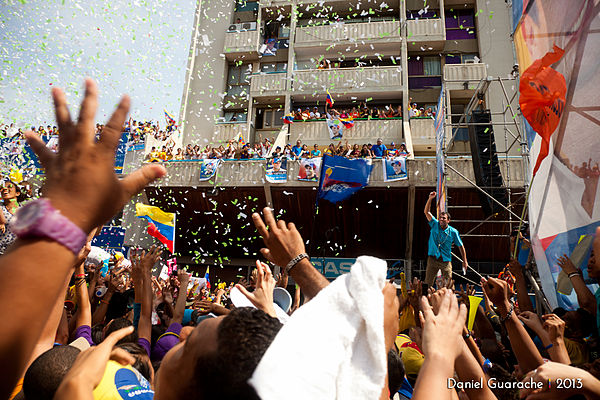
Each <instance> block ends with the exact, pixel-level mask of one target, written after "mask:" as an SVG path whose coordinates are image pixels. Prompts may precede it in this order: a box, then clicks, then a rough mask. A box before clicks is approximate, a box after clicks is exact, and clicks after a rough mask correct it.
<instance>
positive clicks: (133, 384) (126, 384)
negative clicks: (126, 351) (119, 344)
mask: <svg viewBox="0 0 600 400" xmlns="http://www.w3.org/2000/svg"><path fill="white" fill-rule="evenodd" d="M93 395H94V400H122V399H123V400H125V399H133V400H152V399H153V398H154V391H153V390H152V388H151V387H150V383H149V382H148V381H147V380H146V378H144V377H143V376H142V375H141V374H140V373H139V372H138V371H137V370H136V369H135V368H133V367H131V366H129V365H127V366H123V365H121V364H119V363H118V362H116V361H112V360H111V361H109V362H108V363H107V364H106V369H105V370H104V375H103V376H102V380H101V381H100V383H99V384H98V386H96V389H94V392H93Z"/></svg>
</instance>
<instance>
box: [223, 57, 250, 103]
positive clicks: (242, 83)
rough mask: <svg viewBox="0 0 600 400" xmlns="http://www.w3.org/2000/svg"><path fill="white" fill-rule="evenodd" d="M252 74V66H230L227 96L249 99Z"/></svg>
mask: <svg viewBox="0 0 600 400" xmlns="http://www.w3.org/2000/svg"><path fill="white" fill-rule="evenodd" d="M251 74H252V65H251V64H246V65H240V66H235V65H230V66H229V73H228V76H227V96H232V97H244V98H247V97H248V93H249V92H250V75H251Z"/></svg>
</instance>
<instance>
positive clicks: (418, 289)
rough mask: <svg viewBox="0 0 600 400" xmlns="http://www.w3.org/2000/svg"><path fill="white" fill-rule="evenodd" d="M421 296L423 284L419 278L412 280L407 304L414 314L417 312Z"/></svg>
mask: <svg viewBox="0 0 600 400" xmlns="http://www.w3.org/2000/svg"><path fill="white" fill-rule="evenodd" d="M422 295H423V283H422V282H421V281H420V280H419V278H413V281H412V282H411V283H410V290H409V291H408V303H409V304H410V305H411V306H412V308H413V310H414V311H415V313H416V312H417V311H418V310H419V301H420V299H421V296H422Z"/></svg>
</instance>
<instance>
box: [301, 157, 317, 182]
mask: <svg viewBox="0 0 600 400" xmlns="http://www.w3.org/2000/svg"><path fill="white" fill-rule="evenodd" d="M321 160H322V159H321V157H315V158H301V159H300V168H298V180H299V181H308V182H317V181H318V180H319V174H320V173H321Z"/></svg>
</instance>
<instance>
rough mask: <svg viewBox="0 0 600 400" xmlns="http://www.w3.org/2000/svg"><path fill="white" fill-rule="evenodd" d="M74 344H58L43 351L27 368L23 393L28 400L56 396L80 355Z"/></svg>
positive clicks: (42, 399)
mask: <svg viewBox="0 0 600 400" xmlns="http://www.w3.org/2000/svg"><path fill="white" fill-rule="evenodd" d="M79 353H80V351H79V349H78V348H76V347H73V346H56V347H54V348H52V349H50V350H48V351H46V352H44V353H42V354H41V355H40V356H39V357H38V358H36V359H35V361H34V362H33V363H32V364H31V365H30V366H29V368H27V372H26V373H25V378H24V379H23V393H24V394H25V398H26V399H27V400H37V399H40V400H46V399H52V398H54V393H55V392H56V389H58V386H59V385H60V382H61V381H62V380H63V378H64V377H65V375H66V374H67V372H69V370H70V369H71V367H72V366H73V363H74V362H75V359H76V358H77V356H78V355H79Z"/></svg>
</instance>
